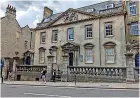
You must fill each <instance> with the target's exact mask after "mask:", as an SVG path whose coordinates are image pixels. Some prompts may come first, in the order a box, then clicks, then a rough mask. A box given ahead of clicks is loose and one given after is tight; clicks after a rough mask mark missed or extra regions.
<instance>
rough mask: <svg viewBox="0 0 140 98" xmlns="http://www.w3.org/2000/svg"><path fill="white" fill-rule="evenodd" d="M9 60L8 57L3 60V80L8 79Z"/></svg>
mask: <svg viewBox="0 0 140 98" xmlns="http://www.w3.org/2000/svg"><path fill="white" fill-rule="evenodd" d="M9 60H10V58H8V57H6V58H4V67H3V72H4V79H6V78H8V74H7V71H8V69H9Z"/></svg>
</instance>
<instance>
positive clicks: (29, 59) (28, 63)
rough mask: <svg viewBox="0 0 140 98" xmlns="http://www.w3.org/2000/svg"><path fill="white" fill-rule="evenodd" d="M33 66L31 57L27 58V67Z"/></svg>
mask: <svg viewBox="0 0 140 98" xmlns="http://www.w3.org/2000/svg"><path fill="white" fill-rule="evenodd" d="M30 64H31V57H30V56H27V58H26V65H30Z"/></svg>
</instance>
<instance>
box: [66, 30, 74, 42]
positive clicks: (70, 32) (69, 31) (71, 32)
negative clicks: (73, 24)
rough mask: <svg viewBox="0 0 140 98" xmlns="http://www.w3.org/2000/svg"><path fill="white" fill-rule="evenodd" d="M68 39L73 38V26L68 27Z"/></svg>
mask: <svg viewBox="0 0 140 98" xmlns="http://www.w3.org/2000/svg"><path fill="white" fill-rule="evenodd" d="M67 33H68V40H74V28H68V31H67Z"/></svg>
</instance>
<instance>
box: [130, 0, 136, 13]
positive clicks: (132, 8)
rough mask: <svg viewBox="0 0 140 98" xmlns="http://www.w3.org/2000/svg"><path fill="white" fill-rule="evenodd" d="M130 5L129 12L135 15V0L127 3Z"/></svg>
mask: <svg viewBox="0 0 140 98" xmlns="http://www.w3.org/2000/svg"><path fill="white" fill-rule="evenodd" d="M129 6H130V14H131V15H136V2H132V3H129Z"/></svg>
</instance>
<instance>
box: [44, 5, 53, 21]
mask: <svg viewBox="0 0 140 98" xmlns="http://www.w3.org/2000/svg"><path fill="white" fill-rule="evenodd" d="M52 14H53V10H51V9H50V8H48V7H46V6H45V7H44V13H43V18H45V17H49V16H51V15H52Z"/></svg>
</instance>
